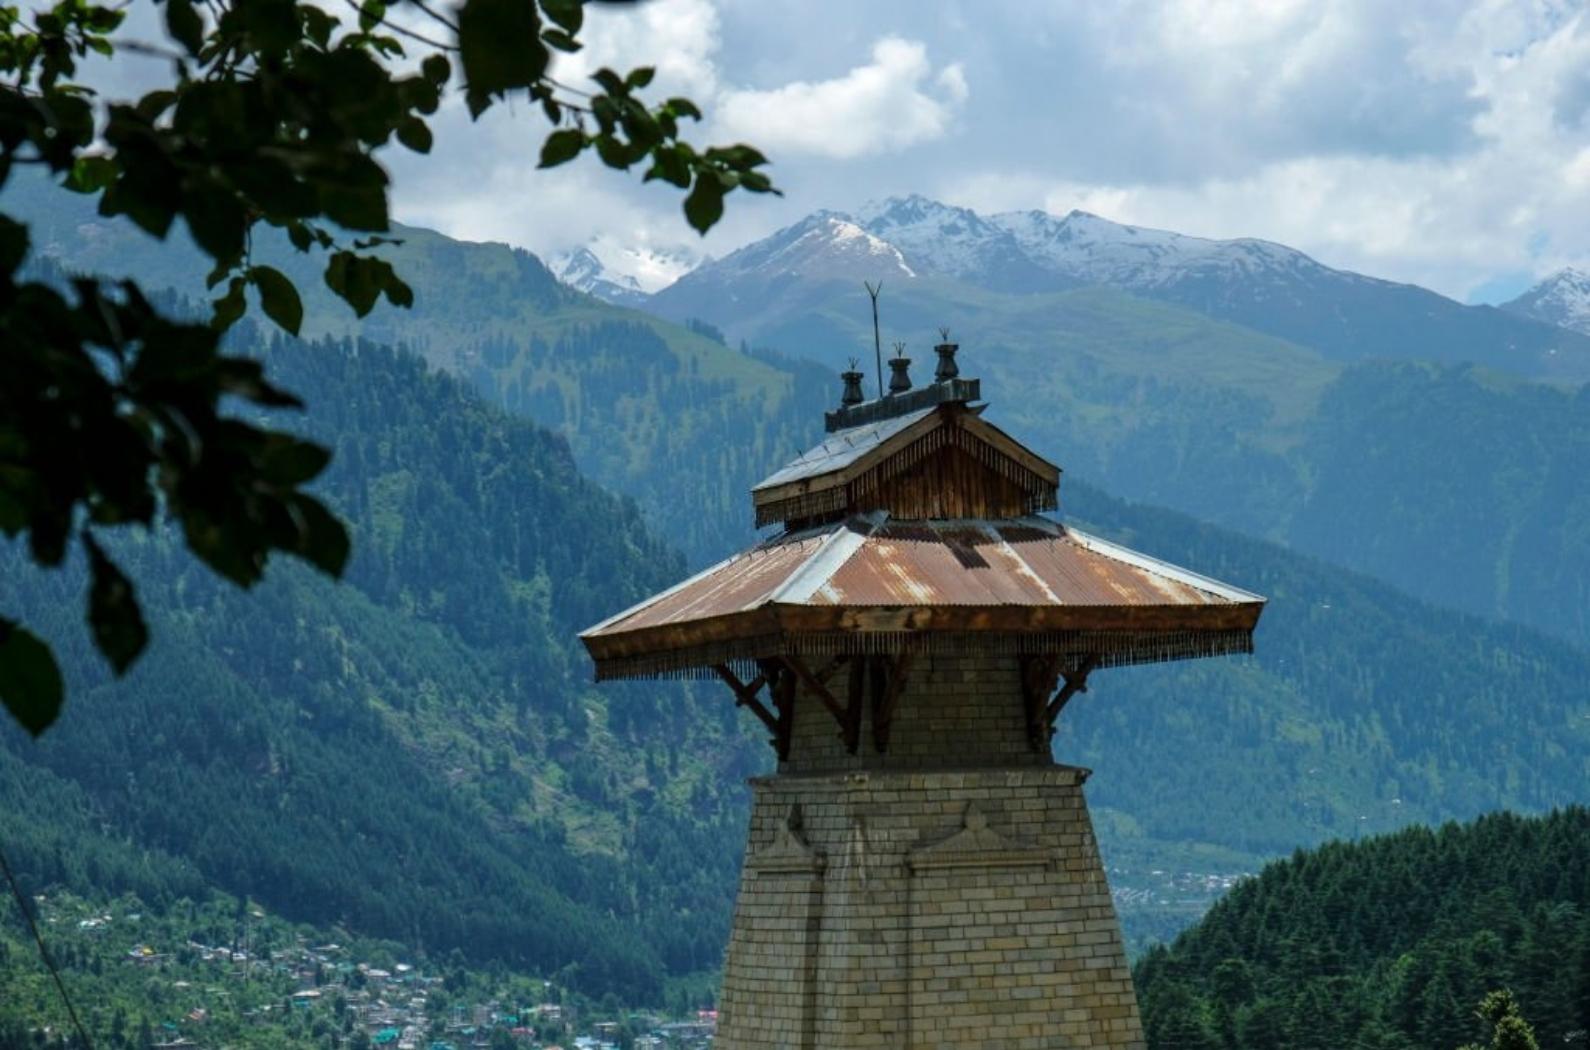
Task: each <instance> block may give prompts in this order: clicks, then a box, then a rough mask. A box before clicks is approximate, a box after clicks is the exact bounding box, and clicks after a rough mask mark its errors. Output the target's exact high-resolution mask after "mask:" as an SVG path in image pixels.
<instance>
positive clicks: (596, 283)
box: [550, 242, 711, 306]
mask: <svg viewBox="0 0 1590 1050" xmlns="http://www.w3.org/2000/svg"><path fill="white" fill-rule="evenodd" d="M710 261H711V260H710V259H705V260H702V259H698V258H695V257H692V256H690V255H689V254H687V253H686V252H684V251H682V250H680V251H658V250H655V249H650V248H644V247H635V246H628V247H617V246H613V245H608V244H604V243H599V242H593V243H592V244H590V245H586V246H583V247H579V248H575V249H574V250H573V251H569V252H564V253H563V254H562V255H559V256H556V257H555V258H553V259H552V261H551V265H550V269H551V270H552V273H553V274H554V275H555V276H556V277H557V278H558V280H560V281H562V282H563V283H564V284H566V285H568V286H569V287H571V288H576V289H578V290H580V291H582V292H586V293H587V294H590V295H594V296H596V297H597V298H598V299H605V300H607V301H608V302H610V303H615V304H617V305H619V306H640V305H641V304H642V303H644V302H646V300H648V299H649V298H651V295H652V293H653V292H657V291H659V290H661V289H663V288H666V287H667V286H668V285H670V284H672V283H673V282H674V281H676V280H678V279H679V278H680V277H682V276H683V275H684V274H686V273H688V272H690V270H692V269H694V268H695V267H696V266H697V265H699V264H700V263H702V262H710Z"/></svg>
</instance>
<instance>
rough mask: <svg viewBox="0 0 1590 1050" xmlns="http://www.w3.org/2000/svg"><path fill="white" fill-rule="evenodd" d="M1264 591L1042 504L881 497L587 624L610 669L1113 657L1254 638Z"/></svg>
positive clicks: (587, 639)
mask: <svg viewBox="0 0 1590 1050" xmlns="http://www.w3.org/2000/svg"><path fill="white" fill-rule="evenodd" d="M889 422H894V421H893V420H890V421H889ZM911 425H913V424H909V423H908V424H907V427H909V426H911ZM857 429H860V428H857ZM841 433H843V432H841ZM834 436H835V437H837V436H839V435H837V434H836V435H834ZM830 440H831V439H830ZM825 444H826V442H825ZM1263 605H1264V599H1263V598H1261V597H1259V596H1257V595H1254V594H1250V593H1249V592H1247V591H1244V590H1241V589H1239V588H1236V587H1232V586H1230V585H1229V584H1225V583H1221V582H1219V581H1217V580H1212V579H1210V578H1208V577H1206V576H1201V575H1199V574H1197V573H1194V572H1190V571H1188V570H1186V569H1182V568H1178V567H1176V566H1174V565H1170V564H1167V563H1165V562H1162V561H1159V560H1157V559H1155V558H1151V557H1148V556H1147V555H1143V554H1139V553H1137V552H1135V551H1131V550H1128V549H1127V548H1125V547H1121V546H1119V545H1117V544H1114V543H1110V542H1108V541H1106V540H1102V539H1099V538H1098V537H1095V536H1091V535H1088V534H1087V533H1084V532H1082V531H1080V530H1077V529H1073V528H1071V527H1069V526H1066V525H1062V524H1059V523H1057V522H1055V521H1052V520H1050V519H1047V518H1042V517H1038V516H1026V517H1019V518H1007V519H997V520H915V519H913V520H903V519H895V518H891V517H890V516H889V514H888V513H887V512H885V511H874V512H871V513H867V514H858V515H852V516H851V517H849V518H846V519H844V520H842V521H835V522H829V523H827V524H824V525H819V526H815V527H812V528H808V529H803V530H798V531H793V532H788V533H786V534H784V535H782V536H779V537H776V538H774V539H771V540H768V541H766V542H764V543H761V544H758V545H757V546H755V547H753V548H751V549H749V550H747V551H744V552H742V553H740V554H737V555H735V556H734V557H732V558H728V559H726V560H724V561H722V562H719V563H718V564H717V565H714V566H712V567H711V568H709V569H706V570H705V571H703V572H700V573H698V574H696V575H695V576H692V577H691V578H689V579H687V580H685V581H684V582H682V583H680V584H678V585H676V586H674V587H672V588H670V589H669V590H666V591H663V592H662V593H660V594H657V595H654V596H653V597H651V598H648V599H646V600H645V601H643V602H641V603H640V604H639V605H636V606H634V607H633V608H630V609H627V610H625V611H624V612H621V613H619V614H618V615H616V616H614V617H612V618H610V619H608V620H605V621H603V622H602V623H600V624H597V625H596V626H595V627H592V628H590V629H589V630H587V631H586V632H584V633H583V634H582V635H581V636H580V637H581V639H582V641H584V643H585V645H586V647H587V649H588V650H589V651H590V653H591V656H592V658H593V659H594V660H595V662H596V671H597V676H598V677H599V678H622V677H639V676H646V675H657V674H669V673H680V672H689V671H691V670H692V669H698V668H710V667H712V666H714V665H718V664H725V663H739V662H743V661H750V660H756V659H763V658H767V657H773V656H779V655H787V654H795V653H834V654H842V653H867V652H891V651H899V650H901V648H902V647H906V648H910V647H918V648H922V649H927V650H932V649H955V648H957V647H966V646H973V647H975V648H976V649H978V650H980V651H988V650H990V649H993V650H995V651H1009V652H1018V653H1042V654H1056V655H1060V656H1062V657H1066V658H1068V659H1071V660H1072V661H1073V662H1075V663H1077V664H1081V663H1082V662H1084V661H1086V662H1088V663H1089V664H1090V665H1091V666H1109V665H1120V664H1135V663H1150V662H1156V661H1161V660H1175V659H1184V658H1187V657H1194V656H1209V655H1218V654H1222V653H1233V652H1250V651H1251V650H1252V645H1253V629H1254V626H1255V625H1256V623H1257V622H1258V618H1259V613H1260V611H1261V610H1262V608H1263Z"/></svg>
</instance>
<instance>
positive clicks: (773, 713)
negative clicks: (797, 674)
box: [712, 660, 795, 762]
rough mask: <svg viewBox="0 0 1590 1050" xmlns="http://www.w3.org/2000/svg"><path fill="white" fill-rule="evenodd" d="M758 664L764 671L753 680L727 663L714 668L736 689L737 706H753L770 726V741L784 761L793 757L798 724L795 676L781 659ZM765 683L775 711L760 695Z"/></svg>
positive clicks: (754, 712) (726, 682)
mask: <svg viewBox="0 0 1590 1050" xmlns="http://www.w3.org/2000/svg"><path fill="white" fill-rule="evenodd" d="M758 666H759V667H760V668H761V673H760V674H758V675H757V676H756V677H755V678H753V679H751V681H750V682H742V681H740V679H739V677H738V676H737V675H736V674H735V673H734V672H733V671H732V670H730V669H729V666H728V665H727V664H716V665H714V666H713V668H712V670H713V671H714V672H715V673H716V674H717V676H718V677H719V678H721V679H723V681H724V683H725V684H727V685H728V687H729V688H730V689H731V690H733V692H734V705H735V706H736V707H748V708H750V709H751V713H752V714H753V715H755V716H756V717H757V718H758V719H760V720H761V722H762V724H763V725H765V726H767V728H768V731H769V732H771V733H772V734H773V736H772V738H771V739H770V740H769V741H768V743H770V744H772V745H773V749H774V750H775V751H776V752H778V760H779V761H780V762H782V761H784V760H785V759H787V758H789V742H790V732H791V730H792V729H794V726H795V678H794V676H793V675H791V674H790V672H789V671H788V669H786V668H785V667H783V666H782V665H781V664H779V663H778V662H777V661H773V660H762V661H759V662H758ZM764 686H766V687H767V693H768V700H769V702H771V703H772V705H773V709H772V710H769V709H768V707H767V704H764V703H763V702H762V701H761V699H760V698H759V697H758V696H757V693H759V692H761V690H762V688H763V687H764Z"/></svg>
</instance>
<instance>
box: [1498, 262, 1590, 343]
mask: <svg viewBox="0 0 1590 1050" xmlns="http://www.w3.org/2000/svg"><path fill="white" fill-rule="evenodd" d="M1501 309H1503V310H1506V311H1507V312H1508V313H1513V314H1517V315H1518V316H1520V317H1528V318H1530V319H1532V320H1536V321H1542V322H1544V323H1546V324H1553V325H1557V326H1559V327H1562V328H1569V329H1572V330H1573V331H1576V332H1585V333H1587V334H1590V273H1585V272H1584V271H1583V270H1576V269H1574V268H1573V267H1567V268H1565V269H1561V270H1558V271H1557V272H1556V273H1554V274H1552V275H1550V276H1549V277H1546V278H1545V279H1543V280H1541V281H1539V282H1537V283H1536V284H1535V285H1533V286H1532V287H1530V288H1528V289H1526V290H1525V291H1524V292H1522V293H1521V294H1520V295H1518V296H1517V297H1516V298H1513V299H1510V300H1508V301H1507V302H1505V303H1503V304H1502V305H1501Z"/></svg>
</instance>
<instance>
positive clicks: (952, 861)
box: [716, 656, 1143, 1050]
mask: <svg viewBox="0 0 1590 1050" xmlns="http://www.w3.org/2000/svg"><path fill="white" fill-rule="evenodd" d="M910 681H911V685H910V686H909V687H908V688H907V690H906V691H905V693H904V694H903V695H902V701H901V704H900V713H899V716H898V718H897V720H896V724H895V727H894V734H893V736H892V744H893V746H892V747H891V752H890V754H889V755H886V756H879V755H877V754H876V752H875V751H873V749H872V748H871V745H870V740H869V739H868V738H866V737H865V736H864V738H863V742H862V747H861V748H859V749H858V752H859V754H858V755H857V756H849V755H846V754H845V753H844V750H843V747H842V745H840V743H839V741H838V737H837V727H835V726H834V723H833V720H832V719H831V718H829V717H828V715H827V712H826V711H823V710H822V709H821V708H820V707H816V705H815V703H811V704H808V705H806V706H805V707H802V706H801V701H800V700H798V701H797V711H798V714H797V716H796V722H795V733H794V739H793V743H792V749H791V754H790V759H789V761H788V762H786V763H785V764H784V767H783V768H782V769H781V772H780V774H779V775H777V776H773V777H765V778H759V779H756V780H753V781H752V787H753V790H754V792H755V805H754V808H753V812H752V816H751V830H750V841H749V846H748V850H747V856H746V863H745V870H744V872H743V873H742V876H741V882H740V895H739V899H738V902H737V904H736V908H735V918H734V929H733V932H732V934H731V938H730V943H729V950H728V956H727V959H726V963H725V968H724V981H723V994H722V997H721V998H720V1000H719V1024H718V1037H717V1041H716V1045H717V1046H718V1047H719V1048H720V1050H860V1048H872V1047H878V1048H890V1050H968V1048H972V1047H977V1048H990V1050H991V1048H996V1047H997V1048H999V1050H1036V1048H1039V1047H1043V1048H1055V1047H1077V1048H1104V1047H1108V1048H1112V1050H1114V1048H1128V1050H1142V1047H1143V1036H1142V1029H1141V1025H1140V1022H1139V1020H1138V1014H1137V1005H1136V999H1135V997H1134V995H1133V992H1132V985H1131V976H1130V973H1129V972H1128V969H1127V964H1126V953H1125V950H1124V947H1123V945H1122V942H1121V936H1120V928H1119V925H1118V924H1117V922H1116V917H1115V910H1114V907H1113V905H1112V903H1111V900H1110V894H1109V887H1108V885H1107V884H1106V883H1105V878H1104V871H1103V867H1102V866H1101V864H1100V862H1099V854H1098V846H1097V843H1096V842H1095V840H1094V836H1093V828H1092V824H1091V822H1090V820H1089V819H1088V812H1087V805H1086V802H1085V801H1084V799H1083V796H1082V784H1083V781H1084V780H1085V779H1086V776H1087V774H1086V771H1084V770H1080V769H1076V768H1074V767H1069V766H1056V765H1054V764H1053V762H1052V760H1051V759H1050V758H1049V756H1047V755H1035V754H1034V753H1033V752H1032V751H1031V749H1030V748H1029V747H1028V744H1027V738H1026V728H1025V720H1024V718H1023V716H1022V711H1021V703H1020V700H1019V696H1020V692H1019V689H1018V688H1017V680H1016V665H1015V660H1014V659H1013V658H1003V657H992V656H991V657H960V656H957V657H938V658H936V659H934V660H923V661H922V662H921V663H918V664H916V665H915V667H914V668H913V672H912V679H911V680H910ZM801 699H802V700H805V699H809V698H804V697H803V698H801ZM814 708H815V711H814V710H813V709H814ZM819 716H820V717H819ZM869 721H870V716H869V719H868V720H864V724H868V722H869ZM846 765H849V766H850V767H851V768H848V769H847V768H843V767H845V766H846ZM863 766H867V767H870V768H861V767H863ZM834 767H840V768H834Z"/></svg>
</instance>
